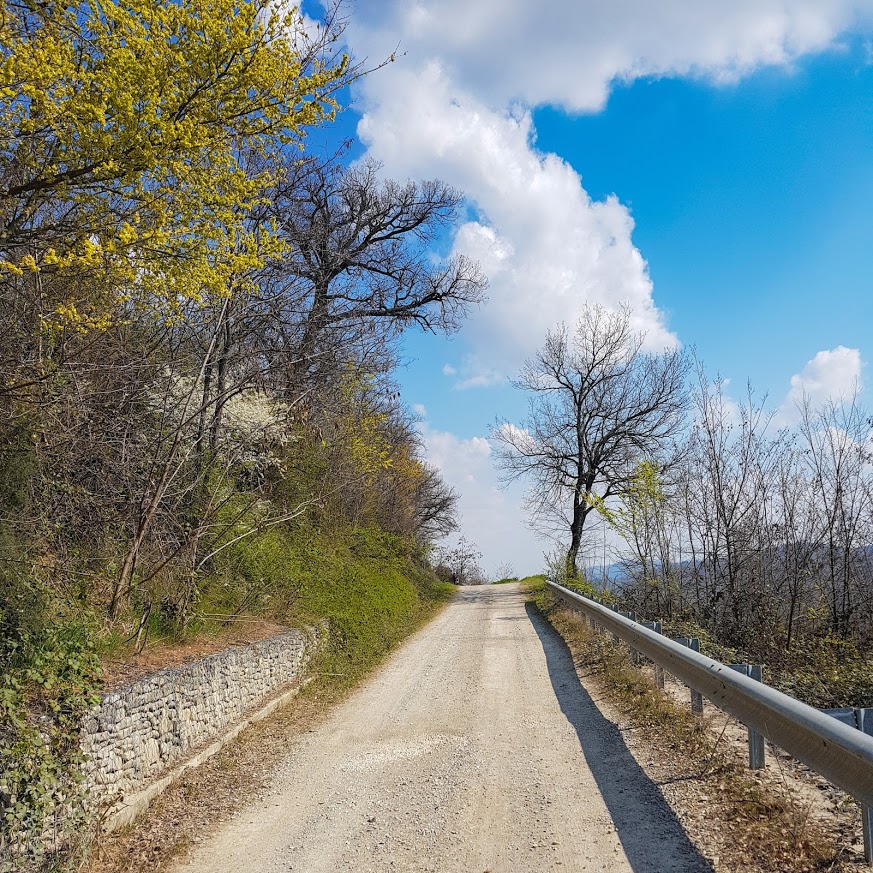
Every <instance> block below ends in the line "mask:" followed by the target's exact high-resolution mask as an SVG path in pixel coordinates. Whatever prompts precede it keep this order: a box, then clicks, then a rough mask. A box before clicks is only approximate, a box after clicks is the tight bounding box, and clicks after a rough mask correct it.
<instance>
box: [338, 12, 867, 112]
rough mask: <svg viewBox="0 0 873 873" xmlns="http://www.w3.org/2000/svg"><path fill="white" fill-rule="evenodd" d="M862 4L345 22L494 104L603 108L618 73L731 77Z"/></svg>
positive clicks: (425, 15) (862, 17)
mask: <svg viewBox="0 0 873 873" xmlns="http://www.w3.org/2000/svg"><path fill="white" fill-rule="evenodd" d="M871 18H873V5H871V3H870V0H791V2H786V0H731V2H730V3H725V2H723V0H661V2H658V3H652V2H651V0H581V2H580V0H555V2H552V3H549V4H548V5H547V6H546V7H543V6H542V5H541V4H537V3H531V2H530V0H476V2H472V3H471V2H470V0H394V2H388V3H382V4H372V8H371V9H368V10H367V12H366V13H365V14H364V16H363V17H361V18H359V19H358V20H357V21H356V22H354V28H355V36H356V39H357V41H358V44H359V45H360V46H361V47H363V48H365V49H366V52H367V54H369V56H370V57H371V59H377V58H382V57H387V56H388V55H390V54H391V52H393V51H394V49H395V48H396V47H397V46H398V44H399V46H400V50H401V52H405V53H406V57H407V58H411V59H413V61H414V62H418V61H419V60H425V61H427V60H432V59H434V58H439V59H440V62H441V63H442V64H444V66H445V67H446V69H447V70H448V71H449V72H450V74H451V76H452V78H453V79H454V80H456V81H458V82H473V83H475V87H476V91H477V93H478V94H480V95H482V97H483V98H484V99H485V100H486V101H487V102H488V103H489V104H490V105H492V106H505V105H508V104H509V103H511V102H516V101H518V102H523V103H526V104H527V105H531V106H537V105H543V104H551V105H556V106H561V107H563V108H565V109H568V110H570V111H574V112H582V111H596V110H599V109H600V108H602V106H603V104H604V102H605V100H606V99H607V97H608V95H609V91H610V88H611V87H612V86H613V84H614V83H615V82H616V81H632V80H634V79H637V78H641V77H648V76H695V77H698V78H706V79H710V80H714V81H734V80H736V79H737V78H739V77H740V76H742V75H745V74H747V73H749V72H752V71H754V70H755V69H758V68H759V67H761V66H764V65H783V66H784V65H790V64H791V63H792V62H793V61H795V60H796V59H797V58H799V57H801V56H802V55H804V54H807V53H809V52H814V51H821V50H822V49H825V48H828V47H829V46H832V45H833V44H834V42H835V41H836V40H837V39H838V38H839V37H840V35H841V34H842V33H844V32H845V31H846V30H847V29H849V28H851V27H855V26H859V25H860V26H865V25H868V24H869V23H870V21H871Z"/></svg>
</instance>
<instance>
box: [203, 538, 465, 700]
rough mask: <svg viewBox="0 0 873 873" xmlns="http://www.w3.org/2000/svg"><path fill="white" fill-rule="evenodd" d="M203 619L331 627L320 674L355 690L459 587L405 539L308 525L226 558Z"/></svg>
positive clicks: (232, 550)
mask: <svg viewBox="0 0 873 873" xmlns="http://www.w3.org/2000/svg"><path fill="white" fill-rule="evenodd" d="M216 564H217V565H220V567H221V570H220V572H218V573H217V574H216V581H215V582H213V583H210V584H208V585H207V587H206V588H205V589H204V592H203V597H202V601H201V607H202V612H203V613H207V614H216V613H221V612H225V613H228V614H232V613H235V612H239V611H240V609H239V605H240V602H241V600H240V599H241V598H244V599H245V602H246V603H247V604H248V606H247V609H248V608H251V609H253V610H254V611H257V612H259V613H260V614H264V615H269V616H271V617H273V618H275V619H277V620H281V621H286V622H289V623H294V624H316V623H318V622H321V621H327V623H328V626H329V628H330V634H329V641H328V650H327V651H326V652H325V653H324V654H323V655H322V657H321V665H320V666H319V668H318V669H321V670H323V671H324V672H330V673H339V674H342V676H343V677H344V678H345V679H346V680H347V681H348V682H349V684H351V683H352V682H353V681H354V680H356V679H357V678H359V677H360V676H361V675H362V674H363V673H364V672H366V670H367V669H369V667H371V666H372V665H373V664H374V663H375V662H376V661H378V660H379V658H380V657H381V656H382V655H384V654H385V653H386V652H387V651H388V650H390V649H391V648H392V647H393V646H394V645H395V644H396V643H397V642H399V641H400V640H401V639H403V638H404V637H405V636H407V635H408V634H409V633H410V631H411V630H413V629H414V628H415V627H417V626H418V625H419V624H420V622H421V621H422V619H423V618H424V617H426V616H428V615H429V614H431V612H432V611H433V609H434V608H435V607H436V606H437V605H438V604H440V603H442V602H445V601H446V600H448V599H449V598H450V597H451V596H452V593H453V590H454V589H453V586H452V585H450V584H446V583H444V582H440V581H438V580H437V578H436V577H435V576H434V574H433V572H432V571H431V570H430V569H429V568H428V567H426V566H425V565H424V564H422V563H421V562H419V561H418V559H417V557H416V555H415V553H414V552H413V551H412V550H411V549H410V544H409V543H408V542H406V541H405V540H403V539H401V538H399V537H396V536H392V535H391V534H387V533H385V532H384V531H382V530H380V529H378V528H374V527H370V528H349V529H346V530H342V529H339V530H333V531H330V532H327V531H324V530H323V529H321V528H320V527H319V526H316V525H313V524H309V523H304V524H302V525H300V527H298V528H297V529H296V530H294V532H293V533H291V532H290V531H288V530H280V529H278V528H275V529H272V530H270V531H267V532H264V533H261V534H258V535H255V536H252V537H249V538H246V539H243V540H240V541H238V542H236V543H234V544H233V545H232V546H229V547H228V548H227V549H225V550H224V551H222V552H221V553H220V556H219V557H218V558H217V559H216Z"/></svg>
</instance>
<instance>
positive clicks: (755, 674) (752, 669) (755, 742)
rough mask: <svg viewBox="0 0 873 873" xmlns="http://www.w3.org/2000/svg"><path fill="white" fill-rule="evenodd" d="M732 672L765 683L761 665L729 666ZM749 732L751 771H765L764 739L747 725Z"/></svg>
mask: <svg viewBox="0 0 873 873" xmlns="http://www.w3.org/2000/svg"><path fill="white" fill-rule="evenodd" d="M728 667H730V668H731V670H736V671H737V673H742V674H743V675H744V676H748V677H749V678H750V679H754V680H755V681H756V682H763V681H764V668H763V667H762V666H761V665H760V664H728ZM746 727H747V728H748V731H749V769H750V770H763V769H764V750H765V745H764V737H763V736H761V734H759V733H758V731H756V730H755V729H754V728H751V727H749V726H748V725H746Z"/></svg>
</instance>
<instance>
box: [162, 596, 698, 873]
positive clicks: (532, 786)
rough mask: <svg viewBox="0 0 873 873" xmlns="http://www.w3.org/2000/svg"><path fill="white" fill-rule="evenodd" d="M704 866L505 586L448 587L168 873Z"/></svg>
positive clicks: (561, 649) (692, 872) (692, 871)
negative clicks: (231, 814)
mask: <svg viewBox="0 0 873 873" xmlns="http://www.w3.org/2000/svg"><path fill="white" fill-rule="evenodd" d="M547 870H561V871H582V870H588V871H598V873H599V871H633V873H643V871H646V873H668V871H683V873H684V871H688V873H698V871H701V873H702V871H710V870H711V867H710V866H709V864H708V863H707V862H706V861H705V860H704V859H703V858H702V857H701V856H700V855H699V854H698V852H697V851H696V849H695V848H694V847H693V846H692V845H691V843H690V842H689V841H688V838H687V837H686V835H685V833H684V831H683V830H682V828H681V826H680V824H679V823H678V821H677V820H676V818H675V816H674V815H673V812H672V811H671V809H670V808H669V806H667V804H666V803H665V802H664V800H663V798H662V796H661V794H660V793H659V791H658V789H657V787H656V786H655V785H654V784H653V783H652V782H651V781H650V780H649V779H648V777H647V776H646V775H645V774H644V773H643V771H642V770H641V769H640V767H639V766H638V765H637V763H636V761H635V760H634V758H633V757H632V756H631V754H630V753H629V752H628V750H627V748H626V746H625V743H624V741H623V739H622V736H621V733H620V731H619V730H618V729H617V728H616V726H615V725H614V724H613V723H612V722H610V721H608V720H607V719H606V718H604V716H603V715H602V714H601V713H600V710H599V709H598V708H597V706H596V704H595V703H594V702H593V701H592V700H591V697H590V696H589V695H588V693H587V692H586V691H585V689H584V688H583V687H582V685H581V684H580V682H579V679H578V678H577V676H576V672H575V670H574V668H573V664H572V660H571V658H570V654H569V652H568V650H567V648H566V646H565V645H564V642H563V640H561V638H560V637H559V636H558V635H557V634H555V632H554V631H553V630H552V629H551V627H550V626H549V625H548V624H546V623H545V622H544V621H543V620H542V619H540V618H539V617H538V615H537V614H536V612H535V611H534V610H533V609H531V608H530V607H526V606H525V602H524V595H523V593H522V591H521V589H520V588H519V586H518V585H500V586H491V587H481V588H463V589H460V590H459V591H458V595H457V597H456V598H455V600H454V601H453V602H452V603H451V604H450V605H449V606H448V607H447V608H446V609H445V610H444V611H443V612H442V613H441V614H440V615H439V616H438V617H437V618H436V619H435V620H434V621H433V622H432V623H431V624H429V625H428V626H427V627H426V628H424V629H423V630H422V631H420V632H419V633H418V634H416V635H415V636H414V637H412V638H411V639H410V640H409V641H408V642H407V643H406V644H405V645H404V646H403V647H402V648H401V649H399V650H398V651H397V652H396V653H395V654H394V655H393V656H392V657H391V658H390V660H389V661H388V662H387V663H386V664H385V666H384V667H383V668H382V669H381V670H380V671H379V672H378V673H377V674H376V675H375V676H374V677H373V678H372V679H370V680H369V681H368V682H367V683H366V684H365V685H363V686H362V687H361V688H360V689H359V690H358V691H357V692H355V694H354V695H353V696H351V697H350V698H349V699H348V700H346V701H345V702H344V703H343V704H342V705H340V706H339V707H337V709H336V710H335V711H334V713H333V714H332V716H331V717H330V718H329V719H328V720H327V721H326V722H325V723H324V724H323V725H321V726H320V727H319V728H318V729H317V730H314V731H311V732H310V733H308V734H305V735H303V736H302V737H299V738H297V739H295V740H292V741H291V742H290V743H289V748H288V755H287V757H286V758H285V760H284V761H283V762H282V763H281V764H280V765H279V766H278V767H277V769H276V772H275V777H274V780H273V783H272V786H271V788H270V790H269V791H268V792H267V793H265V795H264V796H263V797H261V798H259V799H257V800H256V801H255V802H254V803H253V804H251V805H250V806H248V807H247V808H246V809H244V810H243V811H242V812H241V813H240V814H239V815H238V816H237V817H236V818H235V819H232V820H231V821H230V822H228V823H227V824H225V825H224V826H222V827H221V828H220V829H219V830H218V831H217V832H216V833H215V834H213V835H211V836H209V837H208V838H206V839H204V840H203V842H202V843H200V844H199V845H198V846H197V847H196V849H194V850H193V851H191V852H190V853H189V855H188V856H187V857H186V858H183V859H182V860H181V861H179V862H177V864H176V866H175V867H174V868H173V871H174V873H192V871H195V873H236V871H240V873H242V871H247V873H248V871H251V873H255V871H257V873H279V871H299V873H322V871H324V873H327V871H355V873H364V871H380V873H381V871H434V873H504V871H506V873H509V871H547Z"/></svg>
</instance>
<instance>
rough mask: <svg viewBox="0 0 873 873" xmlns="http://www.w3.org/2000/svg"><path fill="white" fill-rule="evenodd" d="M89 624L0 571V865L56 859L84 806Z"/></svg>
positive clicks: (93, 680) (95, 666)
mask: <svg viewBox="0 0 873 873" xmlns="http://www.w3.org/2000/svg"><path fill="white" fill-rule="evenodd" d="M99 675H100V670H99V661H98V659H97V656H96V654H95V651H94V646H93V643H92V640H91V633H90V629H89V627H88V625H87V624H86V623H85V622H84V621H82V620H81V619H78V618H77V617H75V616H71V615H68V614H64V613H58V612H57V611H56V605H55V603H54V602H53V600H52V598H51V597H50V595H49V592H47V591H46V590H45V589H43V588H42V587H41V586H40V585H39V584H38V582H37V581H35V580H33V579H25V578H21V577H18V576H16V575H14V574H11V573H9V572H8V571H7V572H0V871H3V873H6V871H12V870H22V869H41V868H46V867H47V865H49V864H52V865H54V866H55V867H57V866H58V865H60V864H61V863H62V861H63V858H64V857H67V856H69V855H70V854H71V853H72V850H73V849H74V848H75V837H76V835H79V834H81V832H82V829H81V828H80V827H79V825H80V823H81V819H82V818H83V816H84V815H85V806H84V800H85V797H84V791H83V786H82V784H81V776H80V764H81V761H82V755H81V752H80V746H79V731H80V726H81V721H82V717H83V716H84V714H85V713H86V712H87V710H88V709H89V708H90V707H91V706H92V705H93V704H94V703H95V702H96V699H97V698H96V695H95V691H96V688H97V685H98V681H99Z"/></svg>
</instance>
